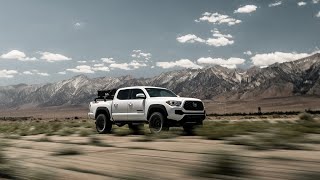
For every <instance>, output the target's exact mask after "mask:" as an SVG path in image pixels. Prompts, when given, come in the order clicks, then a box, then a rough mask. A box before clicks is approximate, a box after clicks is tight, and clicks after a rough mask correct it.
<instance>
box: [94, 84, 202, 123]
mask: <svg viewBox="0 0 320 180" xmlns="http://www.w3.org/2000/svg"><path fill="white" fill-rule="evenodd" d="M138 94H139V95H138ZM150 94H152V95H150ZM137 96H141V97H137ZM155 96H160V97H155ZM167 96H168V97H167ZM175 103H176V104H175ZM89 109H90V112H89V113H88V116H89V117H90V118H91V119H96V118H97V115H98V114H100V113H106V114H107V117H108V119H109V120H110V121H111V122H112V123H113V124H129V123H137V122H145V123H148V121H149V118H150V115H151V113H152V112H154V111H161V113H162V114H163V116H164V118H165V119H166V121H168V122H169V121H170V122H171V123H170V124H180V125H183V124H184V123H196V124H202V121H203V120H204V118H205V109H204V105H203V103H202V102H201V100H200V99H196V98H185V97H179V96H177V95H175V94H174V93H173V92H171V91H169V90H167V89H165V88H159V87H151V86H134V87H126V88H120V89H118V90H117V91H116V92H115V94H114V98H113V100H99V101H93V102H90V105H89ZM193 120H194V121H193ZM182 121H183V122H182ZM171 126H174V125H171ZM175 126H176V125H175Z"/></svg>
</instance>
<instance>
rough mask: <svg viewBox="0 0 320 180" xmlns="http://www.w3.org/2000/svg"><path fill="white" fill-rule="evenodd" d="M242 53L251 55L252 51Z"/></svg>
mask: <svg viewBox="0 0 320 180" xmlns="http://www.w3.org/2000/svg"><path fill="white" fill-rule="evenodd" d="M243 54H245V55H248V56H251V55H252V52H251V51H246V52H243Z"/></svg>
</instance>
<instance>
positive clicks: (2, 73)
mask: <svg viewBox="0 0 320 180" xmlns="http://www.w3.org/2000/svg"><path fill="white" fill-rule="evenodd" d="M17 73H18V71H16V70H6V69H3V70H0V78H13V77H14V75H15V74H17Z"/></svg>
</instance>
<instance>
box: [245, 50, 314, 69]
mask: <svg viewBox="0 0 320 180" xmlns="http://www.w3.org/2000/svg"><path fill="white" fill-rule="evenodd" d="M307 56H309V54H307V53H296V52H292V53H284V52H273V53H266V54H256V55H255V56H253V57H252V58H251V60H252V63H253V64H254V65H255V66H268V65H271V64H274V63H283V62H288V61H294V60H297V59H301V58H304V57H307Z"/></svg>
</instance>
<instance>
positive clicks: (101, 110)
mask: <svg viewBox="0 0 320 180" xmlns="http://www.w3.org/2000/svg"><path fill="white" fill-rule="evenodd" d="M101 113H103V114H106V115H107V118H109V120H111V117H110V112H109V109H108V108H107V107H98V108H97V110H96V113H95V116H94V117H95V119H96V118H97V116H98V115H99V114H101Z"/></svg>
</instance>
